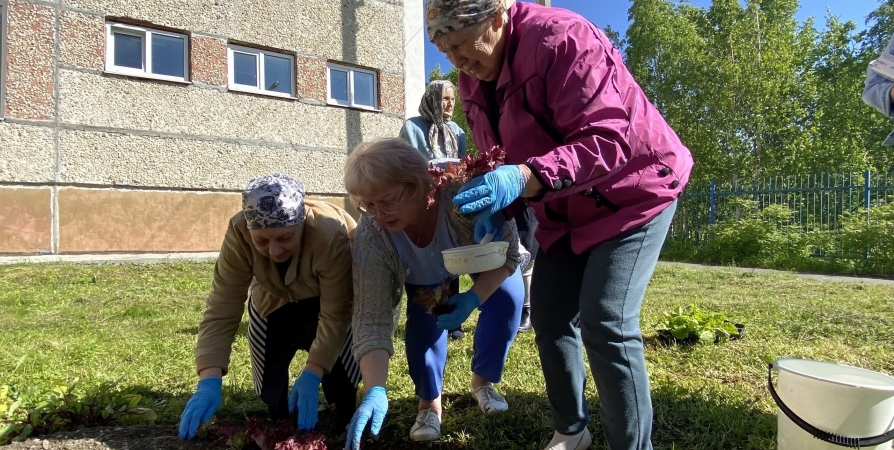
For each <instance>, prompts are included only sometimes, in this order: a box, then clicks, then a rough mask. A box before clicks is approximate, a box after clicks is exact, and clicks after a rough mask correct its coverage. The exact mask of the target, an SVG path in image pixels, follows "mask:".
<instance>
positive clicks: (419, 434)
mask: <svg viewBox="0 0 894 450" xmlns="http://www.w3.org/2000/svg"><path fill="white" fill-rule="evenodd" d="M439 437H441V419H439V418H438V415H437V414H435V412H434V411H432V410H431V408H429V409H423V410H422V411H419V414H416V423H414V424H413V427H412V428H410V439H412V440H414V441H417V442H421V441H433V440H435V439H437V438H439Z"/></svg>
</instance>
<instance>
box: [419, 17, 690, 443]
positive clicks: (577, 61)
mask: <svg viewBox="0 0 894 450" xmlns="http://www.w3.org/2000/svg"><path fill="white" fill-rule="evenodd" d="M425 8H426V9H425V18H426V25H427V29H428V35H429V39H430V40H431V41H432V42H433V43H434V44H435V46H437V47H438V50H440V51H442V52H444V53H445V54H446V55H447V59H448V60H450V62H451V63H453V65H454V66H456V67H458V68H459V69H460V71H461V73H460V75H459V92H460V94H461V98H462V105H463V109H464V110H465V111H466V117H468V119H469V127H470V129H471V131H472V134H473V136H474V139H475V144H476V145H477V146H478V147H479V148H490V147H492V146H494V145H502V146H503V148H505V150H506V164H504V165H502V166H500V167H498V168H497V169H496V170H494V171H492V172H489V173H487V174H486V175H484V176H483V177H479V178H477V179H474V180H472V181H470V182H469V183H467V184H466V185H465V186H464V187H463V190H462V192H461V193H459V194H458V195H457V196H456V197H454V199H453V201H454V203H455V204H458V205H460V211H461V212H462V213H463V214H475V217H476V221H477V225H476V226H479V227H481V228H483V229H484V231H489V230H493V229H496V227H497V226H498V225H499V224H500V223H501V220H502V219H503V215H504V214H506V215H508V216H509V217H512V216H514V215H516V214H517V212H518V211H519V210H520V209H521V208H522V207H524V206H525V205H529V206H531V207H533V209H534V212H535V215H536V217H537V220H538V222H539V225H538V229H537V233H536V237H537V241H538V242H539V244H540V250H539V251H538V253H537V256H536V260H537V265H536V269H535V270H534V275H533V280H532V284H531V322H532V323H533V325H534V331H535V338H534V340H535V342H536V344H537V350H538V352H539V354H540V362H541V367H542V369H543V375H544V379H545V381H546V394H547V398H548V399H549V403H550V408H551V411H552V422H553V427H554V428H555V433H554V434H553V437H552V439H551V441H550V442H549V443H548V444H546V448H547V449H548V450H582V449H586V448H589V447H590V445H591V440H592V437H591V436H590V434H589V432H588V431H587V425H588V424H589V421H590V417H589V407H588V405H587V400H586V395H585V390H584V388H585V385H586V381H587V371H586V366H585V364H584V358H583V355H582V350H586V352H587V356H588V359H589V363H590V368H591V369H592V374H593V378H594V381H595V382H596V383H595V384H596V390H597V392H598V394H599V403H600V405H599V406H600V412H601V414H600V419H601V421H602V430H603V432H604V433H605V439H606V441H607V442H608V447H609V448H610V449H611V450H650V449H651V448H652V442H651V433H652V402H651V398H650V388H649V376H648V373H647V370H646V361H645V355H644V348H643V338H642V332H641V330H640V324H639V321H640V308H641V306H642V302H643V297H644V296H645V293H646V287H647V286H648V284H649V279H650V278H651V277H652V273H653V271H654V269H655V266H656V264H657V263H658V255H659V252H660V251H661V247H662V244H663V243H664V239H665V237H666V236H667V232H668V229H669V228H670V224H671V220H672V219H673V216H674V211H675V210H676V206H677V198H678V197H679V196H680V194H681V192H682V191H683V188H684V187H685V186H686V182H687V181H688V180H689V174H690V172H691V170H692V164H693V161H692V155H691V153H690V152H689V149H687V148H686V146H685V145H683V143H682V142H680V139H679V137H677V135H676V133H674V131H673V129H671V127H670V126H669V125H668V124H667V122H665V120H664V118H663V117H662V115H661V112H660V111H658V109H657V108H656V107H655V106H654V105H653V104H652V103H651V102H650V101H649V99H648V98H647V97H646V95H645V93H644V92H643V90H642V89H641V88H640V86H639V85H638V84H637V83H636V80H634V78H633V76H632V75H631V74H630V72H629V71H628V70H627V68H626V66H625V65H624V59H623V57H622V55H621V53H620V52H619V51H618V50H617V49H616V48H614V47H613V46H612V43H611V42H610V41H609V39H608V37H607V36H606V35H605V33H603V32H602V31H601V30H599V29H598V28H597V27H596V26H595V25H593V24H592V23H591V22H589V21H588V20H586V19H585V18H583V17H581V16H580V15H578V14H575V13H573V12H571V11H567V10H564V9H561V8H548V7H544V6H541V5H537V4H534V3H530V2H520V1H517V2H514V3H513V4H512V5H511V6H508V7H507V6H506V4H505V3H504V1H503V0H428V1H427V2H426V6H425ZM481 234H483V233H481Z"/></svg>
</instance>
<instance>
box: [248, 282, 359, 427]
mask: <svg viewBox="0 0 894 450" xmlns="http://www.w3.org/2000/svg"><path fill="white" fill-rule="evenodd" d="M319 315H320V299H319V297H316V298H309V299H305V300H300V301H297V302H292V303H288V304H286V305H283V306H282V307H280V308H279V309H277V310H276V311H273V312H272V313H270V314H268V315H267V317H261V315H260V314H259V313H258V311H257V310H256V309H255V307H254V305H253V304H252V301H251V299H249V301H248V319H249V321H248V340H249V348H250V352H251V371H252V372H251V374H252V380H253V381H254V386H255V393H256V394H257V395H258V396H260V397H261V399H262V400H263V401H264V403H265V404H267V408H268V409H269V410H270V417H271V418H272V419H273V420H283V419H287V418H289V406H288V395H289V364H291V362H292V359H293V358H294V357H295V353H297V351H298V350H304V351H308V350H310V346H311V344H312V343H313V341H314V338H315V337H316V334H317V322H318V320H319ZM352 345H353V343H352V339H351V333H350V331H349V332H348V337H347V339H345V343H344V345H343V346H342V349H341V353H340V354H339V355H338V359H337V360H336V362H335V365H334V366H333V367H332V370H331V371H329V373H327V374H325V375H323V381H322V383H321V384H322V387H323V394H324V395H325V397H326V401H327V402H329V403H330V404H334V405H335V411H336V425H337V426H338V427H339V429H341V428H343V427H345V426H347V424H348V423H349V422H350V421H351V416H353V415H354V411H355V410H356V409H357V384H358V383H360V367H359V366H358V365H357V363H356V361H355V360H354V356H353V355H352V354H351V346H352Z"/></svg>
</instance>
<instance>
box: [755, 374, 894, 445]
mask: <svg viewBox="0 0 894 450" xmlns="http://www.w3.org/2000/svg"><path fill="white" fill-rule="evenodd" d="M774 368H775V369H777V370H778V372H779V375H778V385H779V387H778V389H774V388H773V383H772V380H771V379H770V378H769V374H768V383H769V387H770V392H771V394H772V395H773V397H774V400H776V404H777V405H778V406H779V412H778V414H777V416H778V424H779V435H778V438H777V445H778V449H779V450H833V449H841V448H842V447H849V448H869V449H876V450H889V449H891V441H890V439H891V438H894V431H892V429H894V377H890V376H888V375H885V374H881V373H878V372H873V371H871V370H866V369H860V368H857V367H851V366H845V365H841V364H833V363H828V362H821V361H811V360H806V359H788V358H786V359H778V360H776V361H775V362H774V363H773V364H771V365H770V369H771V371H772V369H774ZM889 432H890V433H889ZM867 444H871V445H867Z"/></svg>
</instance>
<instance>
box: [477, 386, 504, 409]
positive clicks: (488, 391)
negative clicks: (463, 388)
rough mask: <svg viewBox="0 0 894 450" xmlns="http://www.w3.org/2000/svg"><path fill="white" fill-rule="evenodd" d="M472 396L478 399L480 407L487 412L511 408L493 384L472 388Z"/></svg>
mask: <svg viewBox="0 0 894 450" xmlns="http://www.w3.org/2000/svg"><path fill="white" fill-rule="evenodd" d="M472 397H475V400H478V407H479V408H481V410H482V411H484V412H485V413H488V414H490V413H497V412H502V411H506V410H507V409H509V403H506V399H505V398H503V396H502V395H500V394H498V393H497V390H496V389H494V386H493V385H492V384H486V385H484V386H481V387H477V388H472Z"/></svg>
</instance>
